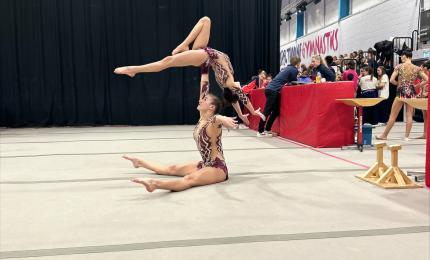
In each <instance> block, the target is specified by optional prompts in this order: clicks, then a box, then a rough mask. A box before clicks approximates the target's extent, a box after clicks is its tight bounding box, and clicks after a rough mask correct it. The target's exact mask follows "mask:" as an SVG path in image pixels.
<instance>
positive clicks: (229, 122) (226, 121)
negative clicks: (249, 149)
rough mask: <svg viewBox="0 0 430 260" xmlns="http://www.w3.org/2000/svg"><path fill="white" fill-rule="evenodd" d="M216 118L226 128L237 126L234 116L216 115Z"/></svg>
mask: <svg viewBox="0 0 430 260" xmlns="http://www.w3.org/2000/svg"><path fill="white" fill-rule="evenodd" d="M217 119H218V120H219V121H220V123H221V124H222V125H224V126H225V127H226V128H232V129H235V128H237V127H238V125H237V120H236V117H227V116H217Z"/></svg>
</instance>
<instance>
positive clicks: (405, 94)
mask: <svg viewBox="0 0 430 260" xmlns="http://www.w3.org/2000/svg"><path fill="white" fill-rule="evenodd" d="M394 70H395V71H397V73H398V75H399V80H398V86H397V96H398V97H401V98H414V97H416V95H417V92H416V91H415V88H414V80H415V79H416V78H417V77H418V75H419V73H420V71H421V68H420V67H418V66H415V65H413V64H410V65H409V66H407V65H406V64H405V63H402V64H399V65H397V66H396V68H395V69H394Z"/></svg>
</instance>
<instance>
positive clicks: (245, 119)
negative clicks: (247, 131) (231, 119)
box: [239, 114, 249, 126]
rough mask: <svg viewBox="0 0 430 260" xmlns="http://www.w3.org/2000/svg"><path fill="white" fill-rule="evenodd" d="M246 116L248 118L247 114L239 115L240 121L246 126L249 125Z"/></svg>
mask: <svg viewBox="0 0 430 260" xmlns="http://www.w3.org/2000/svg"><path fill="white" fill-rule="evenodd" d="M248 116H249V114H245V115H243V114H240V115H239V118H240V119H242V121H243V123H244V124H245V125H247V126H248V125H249V120H248Z"/></svg>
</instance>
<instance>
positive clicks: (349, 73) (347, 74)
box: [342, 60, 358, 92]
mask: <svg viewBox="0 0 430 260" xmlns="http://www.w3.org/2000/svg"><path fill="white" fill-rule="evenodd" d="M347 68H348V69H347V70H345V71H344V72H343V73H342V80H345V81H354V87H355V91H356V92H357V88H358V75H357V72H356V71H355V62H354V61H352V60H351V61H349V62H348V67H347Z"/></svg>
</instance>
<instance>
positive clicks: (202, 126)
mask: <svg viewBox="0 0 430 260" xmlns="http://www.w3.org/2000/svg"><path fill="white" fill-rule="evenodd" d="M193 136H194V140H195V141H196V144H197V149H198V150H199V152H200V155H201V156H202V161H200V162H199V163H198V165H197V168H199V169H201V168H203V167H214V168H219V169H221V170H222V171H224V173H225V175H226V179H228V169H227V165H226V164H225V161H224V154H223V150H222V143H221V136H222V125H216V116H213V117H211V118H210V119H209V120H208V121H207V122H202V120H201V119H200V121H199V122H198V123H197V125H196V127H195V128H194V134H193Z"/></svg>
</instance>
